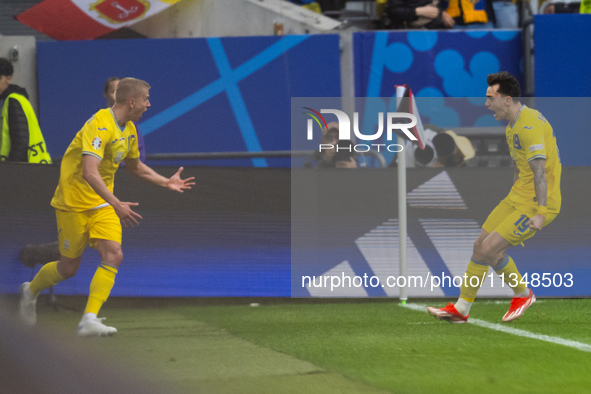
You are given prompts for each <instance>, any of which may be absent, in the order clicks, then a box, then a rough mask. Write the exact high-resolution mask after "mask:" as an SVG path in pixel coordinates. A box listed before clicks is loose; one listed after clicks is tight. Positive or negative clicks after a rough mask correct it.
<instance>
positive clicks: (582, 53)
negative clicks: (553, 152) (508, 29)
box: [534, 14, 591, 166]
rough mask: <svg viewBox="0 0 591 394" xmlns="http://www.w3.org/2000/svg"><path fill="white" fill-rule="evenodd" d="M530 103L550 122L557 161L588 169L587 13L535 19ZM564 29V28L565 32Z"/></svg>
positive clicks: (590, 18)
mask: <svg viewBox="0 0 591 394" xmlns="http://www.w3.org/2000/svg"><path fill="white" fill-rule="evenodd" d="M534 21H535V29H534V42H535V59H536V72H535V84H536V96H537V97H542V99H537V100H536V105H537V107H538V109H539V110H540V111H541V112H542V113H543V114H544V116H546V118H547V119H552V120H551V121H550V122H551V123H552V125H553V127H554V130H555V133H556V137H557V138H558V142H559V147H560V152H561V157H562V162H563V164H564V165H569V166H589V165H591V156H589V154H588V147H589V146H591V133H589V128H590V126H591V112H590V111H589V108H591V76H590V74H589V65H590V64H591V45H589V37H590V34H591V15H577V14H556V15H536V16H535V19H534ZM567 26H568V28H566V27H567Z"/></svg>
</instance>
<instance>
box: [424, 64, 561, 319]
mask: <svg viewBox="0 0 591 394" xmlns="http://www.w3.org/2000/svg"><path fill="white" fill-rule="evenodd" d="M487 83H488V89H487V91H486V106H487V107H488V108H489V109H490V110H491V111H493V112H494V117H495V119H496V120H497V121H502V120H507V121H509V124H508V125H507V129H506V137H507V143H508V144H509V150H510V152H511V157H512V159H513V162H514V163H513V164H514V168H515V172H514V183H513V187H512V188H511V191H510V192H509V195H508V196H507V197H506V198H505V199H503V200H502V201H501V202H500V203H499V205H497V207H496V208H495V209H494V210H493V211H492V212H491V214H490V215H489V216H488V218H487V219H486V222H485V223H484V225H483V226H482V231H481V233H480V236H479V237H478V239H477V240H476V242H475V243H474V252H473V254H472V259H471V260H470V262H469V263H468V268H467V270H466V277H465V278H466V280H465V281H464V282H463V283H462V287H461V290H460V297H459V298H458V300H457V302H456V303H455V304H453V303H449V304H448V305H447V306H446V307H444V308H433V307H428V308H427V310H428V311H429V313H430V314H431V315H433V316H435V317H437V318H438V319H441V320H447V321H450V322H452V323H465V322H466V321H467V320H468V314H469V312H470V308H471V306H472V303H473V302H474V298H475V297H476V293H477V292H478V289H479V288H480V285H481V284H482V282H483V279H484V278H485V276H486V274H487V272H488V267H489V266H491V267H492V268H493V269H494V270H495V271H496V272H497V274H498V275H499V276H500V277H501V278H502V279H503V280H504V281H505V283H507V285H509V286H510V287H511V289H512V290H513V292H514V296H513V299H512V301H511V305H510V307H509V310H508V311H507V313H506V314H505V315H504V316H503V318H502V321H504V322H509V321H512V320H515V319H517V318H519V317H521V315H523V313H524V312H525V311H526V310H527V308H529V307H530V306H531V305H532V304H533V303H534V302H535V301H536V297H535V296H534V293H533V291H532V290H531V289H530V288H527V286H526V284H525V283H524V282H523V281H522V276H521V274H520V272H519V270H518V269H517V267H516V265H515V262H514V261H513V259H512V258H511V257H510V256H508V255H507V254H506V250H507V248H509V247H510V246H515V245H519V244H521V243H523V242H524V241H525V240H527V239H529V238H531V237H533V236H534V235H535V234H536V232H537V231H540V230H541V229H542V228H543V227H545V226H547V225H548V224H550V223H551V222H552V221H553V220H554V219H555V218H556V216H557V215H558V213H559V212H560V204H561V194H560V176H561V172H562V165H561V164H560V157H559V152H558V147H557V145H556V138H555V136H554V132H553V130H552V126H550V123H548V121H547V120H546V118H544V116H542V114H541V113H540V112H538V111H536V110H535V109H532V108H528V107H527V106H525V105H523V104H522V103H521V102H520V100H519V97H520V96H521V88H520V86H519V82H518V81H517V79H516V78H515V77H514V76H513V75H511V74H509V73H508V72H505V71H502V72H499V73H496V74H490V75H489V76H488V77H487Z"/></svg>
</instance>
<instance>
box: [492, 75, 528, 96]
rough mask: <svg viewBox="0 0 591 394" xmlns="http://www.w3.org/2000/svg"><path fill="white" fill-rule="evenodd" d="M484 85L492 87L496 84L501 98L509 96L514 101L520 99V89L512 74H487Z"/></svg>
mask: <svg viewBox="0 0 591 394" xmlns="http://www.w3.org/2000/svg"><path fill="white" fill-rule="evenodd" d="M486 83H488V86H494V85H497V84H498V85H499V90H498V92H499V93H500V94H502V95H503V96H509V97H511V98H513V100H514V101H517V100H519V97H521V87H520V86H519V81H518V80H517V78H515V76H514V75H513V74H510V73H508V72H507V71H500V72H498V73H495V74H489V75H488V76H487V77H486Z"/></svg>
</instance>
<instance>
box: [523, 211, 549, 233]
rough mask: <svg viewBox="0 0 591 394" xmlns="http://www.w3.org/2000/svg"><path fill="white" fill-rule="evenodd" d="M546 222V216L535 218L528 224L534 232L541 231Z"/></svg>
mask: <svg viewBox="0 0 591 394" xmlns="http://www.w3.org/2000/svg"><path fill="white" fill-rule="evenodd" d="M545 220H546V218H545V217H544V215H536V216H534V217H533V218H531V219H529V220H528V221H527V223H526V224H527V225H528V226H529V228H531V229H532V230H541V229H542V226H543V225H544V221H545Z"/></svg>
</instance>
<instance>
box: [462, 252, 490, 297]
mask: <svg viewBox="0 0 591 394" xmlns="http://www.w3.org/2000/svg"><path fill="white" fill-rule="evenodd" d="M487 273H488V264H485V263H480V262H476V261H474V260H470V262H469V263H468V268H467V269H466V276H465V278H464V279H463V280H462V288H461V289H460V298H463V299H464V300H466V301H468V302H474V299H475V298H476V293H478V289H480V286H482V283H483V282H484V279H485V278H486V274H487ZM473 278H474V279H473Z"/></svg>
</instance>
